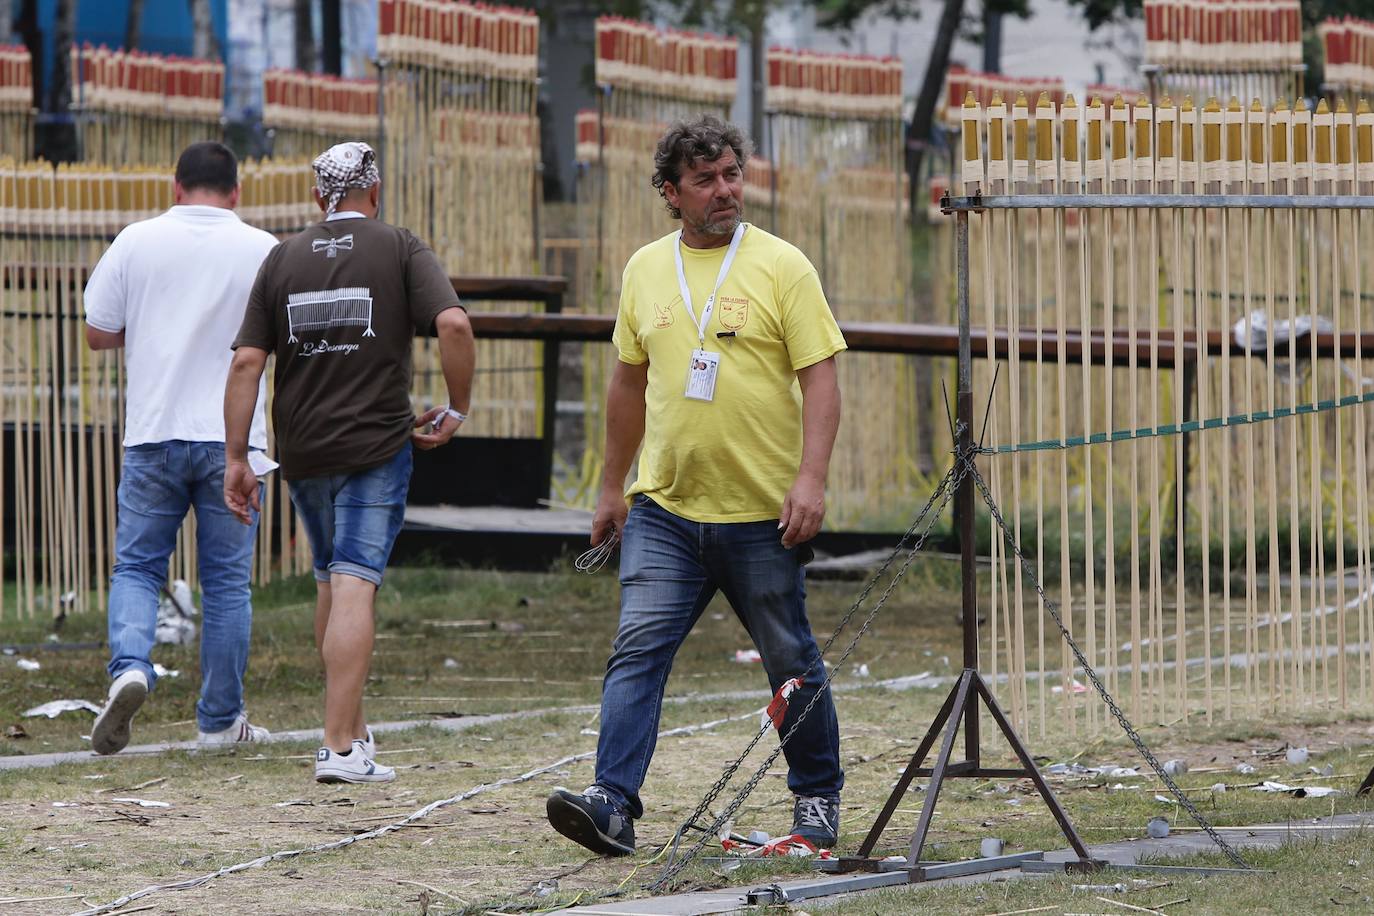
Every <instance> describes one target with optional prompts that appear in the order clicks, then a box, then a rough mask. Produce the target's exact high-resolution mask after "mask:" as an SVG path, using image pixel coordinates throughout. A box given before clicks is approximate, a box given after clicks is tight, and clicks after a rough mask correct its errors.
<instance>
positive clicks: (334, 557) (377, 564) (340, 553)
mask: <svg viewBox="0 0 1374 916" xmlns="http://www.w3.org/2000/svg"><path fill="white" fill-rule="evenodd" d="M412 460H413V459H412V455H411V445H410V443H409V442H407V443H406V444H405V446H404V447H403V448H402V449H401V450H400V451H399V452H397V453H396V456H395V457H394V458H392V459H391V460H390V461H388V462H387V463H386V464H383V465H379V466H377V467H375V468H368V469H367V470H366V471H357V472H355V473H352V474H334V475H331V476H328V477H307V478H305V479H304V480H293V481H291V482H290V488H291V502H292V504H293V505H295V507H296V512H297V513H299V515H300V519H301V524H302V525H303V526H304V527H305V536H306V538H307V539H308V540H309V541H310V552H311V554H312V555H313V556H314V567H315V579H316V581H318V582H328V581H329V576H330V574H331V573H343V574H344V575H348V576H356V577H357V578H359V579H365V580H367V581H368V582H371V583H372V584H373V585H378V586H380V585H381V584H382V571H383V570H385V569H386V564H387V560H388V559H390V557H391V547H392V545H393V544H394V543H395V542H396V535H397V534H399V533H400V531H401V523H402V522H404V521H405V515H406V495H407V494H408V493H409V492H410V469H411V463H412Z"/></svg>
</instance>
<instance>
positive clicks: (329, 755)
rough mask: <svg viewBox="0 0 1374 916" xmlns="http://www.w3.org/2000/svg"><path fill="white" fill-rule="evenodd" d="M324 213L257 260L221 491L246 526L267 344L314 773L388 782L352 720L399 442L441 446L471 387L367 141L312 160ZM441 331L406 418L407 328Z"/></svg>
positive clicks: (398, 516) (398, 480)
mask: <svg viewBox="0 0 1374 916" xmlns="http://www.w3.org/2000/svg"><path fill="white" fill-rule="evenodd" d="M314 165H315V174H316V188H315V199H316V201H317V202H318V203H319V205H320V209H322V210H324V211H325V220H324V221H323V222H321V223H318V224H316V225H314V226H311V227H310V228H308V229H306V230H305V231H304V232H302V233H301V234H300V235H297V236H295V237H294V238H291V239H288V240H287V241H285V242H283V243H282V244H280V245H278V246H277V247H276V248H274V249H273V250H272V252H271V253H270V254H269V255H268V256H267V259H266V260H265V261H264V262H263V264H262V268H261V270H259V272H258V277H257V281H256V282H255V283H254V284H253V291H252V293H251V295H250V297H249V300H248V308H247V311H246V312H245V313H244V317H243V325H242V327H241V328H240V329H239V334H238V338H237V339H236V340H235V341H234V349H235V351H236V352H235V353H234V361H233V364H232V366H231V367H230V370H229V381H228V384H227V386H226V389H225V393H224V423H225V437H226V442H225V453H226V466H225V472H224V499H225V503H226V504H227V505H228V506H229V508H230V509H231V510H232V511H233V512H234V513H235V514H237V515H238V516H239V518H240V519H241V520H243V521H245V522H246V521H247V520H248V519H249V518H250V514H249V507H250V506H251V507H252V508H254V509H256V508H257V501H258V482H257V477H256V475H255V473H254V471H253V469H252V468H251V467H250V466H249V464H248V461H247V445H248V424H249V420H250V419H251V417H252V412H253V405H254V403H255V401H256V400H257V393H258V379H259V378H260V377H261V376H262V372H263V369H264V367H265V366H266V364H267V355H268V354H269V353H276V355H277V361H276V372H275V376H274V380H275V391H276V396H275V399H274V400H273V404H272V423H273V427H274V429H275V432H276V440H277V453H278V458H279V459H280V460H281V468H282V475H283V476H284V477H285V478H286V480H287V482H288V483H289V485H290V489H291V501H292V503H293V504H294V505H295V507H296V511H297V512H298V514H299V516H300V518H301V521H302V524H303V525H304V527H305V530H306V536H307V537H308V539H309V541H310V550H311V553H312V554H313V555H314V568H315V579H316V582H317V597H316V604H315V640H316V644H317V645H318V647H319V651H320V658H321V660H322V661H323V663H324V670H325V702H324V745H323V746H322V747H321V748H320V749H319V751H318V752H317V753H316V755H315V778H316V779H317V780H319V781H320V782H385V781H388V780H391V779H394V778H395V776H396V773H395V770H393V769H392V768H391V767H387V766H382V765H381V764H378V763H376V762H375V760H374V757H375V755H376V746H375V743H374V741H373V737H372V731H371V729H369V728H368V727H367V723H366V720H365V719H364V717H363V709H362V695H363V685H364V683H365V682H366V680H367V670H368V663H369V661H370V659H371V656H372V642H373V601H374V598H375V596H376V590H377V587H378V586H379V585H381V582H382V572H383V570H384V569H385V568H386V563H387V558H388V557H389V556H390V555H391V547H392V544H393V543H394V542H395V540H396V535H397V533H398V532H399V531H400V528H401V523H402V521H403V520H404V518H405V503H406V494H407V491H408V489H409V485H410V471H411V444H412V443H413V444H414V445H415V447H417V448H422V449H429V448H434V447H436V446H439V445H443V444H444V443H446V442H448V440H449V439H450V438H452V437H453V434H454V433H455V432H456V431H457V429H458V427H459V425H461V424H462V422H463V421H464V420H465V419H466V418H467V417H466V412H467V409H468V402H469V399H470V397H471V392H472V371H473V362H474V346H473V340H472V328H471V326H470V325H469V324H468V319H467V313H466V312H464V311H463V309H462V307H461V306H459V304H458V297H457V296H456V295H455V294H454V292H453V286H452V285H451V284H450V283H449V279H448V276H447V275H446V274H445V273H444V270H443V268H442V267H441V266H440V264H439V259H438V258H437V257H435V255H434V252H433V251H431V250H430V249H429V247H428V246H426V245H425V244H424V243H423V242H421V241H420V240H419V239H417V238H416V237H415V236H413V235H411V233H410V232H409V231H407V230H405V229H401V228H397V227H393V226H388V225H387V224H386V223H383V222H381V221H380V220H378V219H377V203H378V194H379V191H380V186H381V183H380V178H379V176H378V173H377V167H376V164H375V155H374V153H373V151H372V149H371V147H369V146H368V145H367V144H365V143H341V144H339V145H338V146H335V147H332V148H331V149H329V150H328V151H326V152H325V153H323V154H322V155H321V156H320V157H319V158H317V159H316V160H315V163H314ZM431 330H433V331H434V332H436V333H437V335H438V338H439V354H440V363H441V365H442V368H443V373H444V380H445V382H446V383H447V385H448V392H449V403H448V406H446V407H435V408H433V409H431V410H428V411H426V412H425V413H424V414H422V415H420V416H418V417H417V416H415V414H414V412H413V411H412V410H411V404H410V381H411V345H412V341H413V339H414V336H415V334H416V333H417V332H418V333H421V334H427V333H429V332H430V331H431Z"/></svg>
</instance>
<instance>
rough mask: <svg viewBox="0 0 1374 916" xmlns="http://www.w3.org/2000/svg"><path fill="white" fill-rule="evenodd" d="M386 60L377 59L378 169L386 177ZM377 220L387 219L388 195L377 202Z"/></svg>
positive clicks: (387, 63)
mask: <svg viewBox="0 0 1374 916" xmlns="http://www.w3.org/2000/svg"><path fill="white" fill-rule="evenodd" d="M388 65H389V62H388V61H387V60H386V58H378V59H377V168H378V170H379V171H380V172H381V174H382V175H383V176H385V175H386V166H387V162H386V68H387V66H388ZM377 218H378V219H380V220H385V219H386V194H382V195H381V197H380V198H379V199H378V201H377Z"/></svg>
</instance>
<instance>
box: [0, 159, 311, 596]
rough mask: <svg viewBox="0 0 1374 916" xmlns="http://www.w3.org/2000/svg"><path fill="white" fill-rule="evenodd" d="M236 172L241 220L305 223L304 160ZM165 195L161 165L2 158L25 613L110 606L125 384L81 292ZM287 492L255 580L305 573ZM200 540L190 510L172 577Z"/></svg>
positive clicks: (2, 463) (15, 518) (276, 491)
mask: <svg viewBox="0 0 1374 916" xmlns="http://www.w3.org/2000/svg"><path fill="white" fill-rule="evenodd" d="M240 175H241V178H242V181H243V194H242V198H241V201H242V203H241V210H240V214H241V215H242V216H243V218H244V219H246V220H247V221H249V222H252V223H254V224H255V225H258V226H260V227H262V228H264V229H267V230H268V231H271V232H274V233H276V234H278V235H285V234H288V233H292V232H296V231H299V230H300V228H301V227H302V226H304V225H305V224H306V223H307V222H308V221H309V220H310V219H312V218H313V214H314V208H313V204H312V202H311V200H310V196H309V189H310V184H311V176H312V172H311V170H310V167H309V164H308V163H305V162H296V163H288V162H284V161H273V162H266V163H256V162H246V163H244V164H243V167H242V168H241V170H240ZM171 204H172V181H171V175H170V174H169V173H168V172H167V171H165V170H161V169H158V170H155V169H144V168H137V167H120V168H110V167H102V166H98V165H80V166H65V165H64V166H60V167H58V168H56V169H54V168H53V167H52V166H50V165H48V164H46V163H41V162H19V161H16V160H13V159H4V160H0V380H3V385H0V430H2V431H3V436H2V437H0V472H2V473H3V475H4V479H5V480H7V481H13V487H12V488H10V487H8V486H7V487H6V488H5V489H4V490H0V554H3V555H6V556H7V557H8V558H10V562H11V563H12V565H13V569H14V576H15V583H16V591H15V593H14V594H15V595H16V602H15V603H16V608H15V611H17V613H18V614H20V615H24V616H32V615H33V614H34V613H36V612H39V611H44V612H47V613H51V614H53V615H55V616H60V615H62V614H65V613H68V612H79V611H83V610H85V609H87V608H88V607H89V606H92V602H93V603H94V606H96V607H103V606H104V601H105V589H106V586H107V583H108V581H109V574H110V570H111V562H112V559H113V549H114V524H115V491H116V487H117V484H118V479H119V474H118V468H119V462H120V457H121V455H122V451H121V447H120V444H121V440H122V438H123V405H124V390H123V386H124V379H123V368H122V356H121V352H120V351H118V350H113V351H102V352H93V351H91V350H90V349H89V348H88V347H87V346H86V344H85V339H84V332H83V328H84V307H83V303H82V298H81V297H82V290H83V289H84V287H85V283H86V279H87V276H88V275H89V272H90V269H91V267H93V266H94V264H95V263H96V261H97V260H98V259H99V258H100V256H101V255H102V254H103V253H104V250H105V248H106V246H107V245H108V243H109V239H110V238H111V237H113V236H114V235H115V234H116V233H117V232H118V231H119V230H120V229H122V228H123V227H124V226H126V225H127V224H128V223H130V222H132V221H134V220H138V219H146V218H148V217H151V216H154V215H156V214H157V213H159V212H161V211H162V210H164V209H166V208H167V207H168V206H170V205H171ZM283 492H284V491H282V490H281V485H280V482H279V481H271V482H270V483H269V487H268V493H269V498H268V500H267V503H266V507H265V510H264V516H263V525H262V529H261V533H260V540H259V550H258V554H257V557H258V563H257V567H256V577H257V580H258V581H259V582H264V581H268V580H270V579H271V578H272V577H273V576H274V575H275V574H276V573H277V571H278V570H280V571H282V572H285V573H287V574H293V573H298V572H303V571H305V570H306V569H308V557H306V556H305V548H304V538H303V536H300V535H299V534H298V532H296V531H295V521H294V518H293V517H292V516H291V515H290V512H289V503H288V502H287V501H286V500H285V499H284V497H283V495H282V493H283ZM7 498H9V499H10V500H11V502H10V503H8V504H6V503H5V500H6V499H7ZM194 547H195V525H194V519H193V518H192V519H189V520H188V523H187V525H186V527H185V528H184V529H183V531H182V533H181V535H180V537H179V539H178V547H177V551H176V553H175V554H174V556H173V560H172V564H171V574H172V575H173V576H174V577H176V578H184V579H187V580H188V581H190V582H192V583H194V582H195V581H196V563H195V549H194ZM5 593H6V591H5V590H0V617H3V616H4V614H5V613H6V609H5V607H4V601H5ZM12 612H13V611H12Z"/></svg>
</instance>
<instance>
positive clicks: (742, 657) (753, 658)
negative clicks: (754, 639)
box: [735, 649, 763, 665]
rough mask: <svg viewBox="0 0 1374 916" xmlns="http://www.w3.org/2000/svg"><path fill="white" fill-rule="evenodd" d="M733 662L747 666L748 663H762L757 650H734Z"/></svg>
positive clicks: (761, 657)
mask: <svg viewBox="0 0 1374 916" xmlns="http://www.w3.org/2000/svg"><path fill="white" fill-rule="evenodd" d="M735 661H737V662H740V663H741V664H746V665H747V664H748V663H749V662H761V661H763V656H762V655H759V650H758V649H736V650H735Z"/></svg>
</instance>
